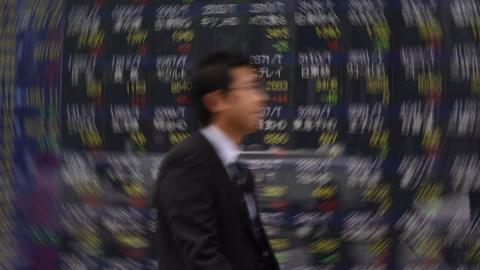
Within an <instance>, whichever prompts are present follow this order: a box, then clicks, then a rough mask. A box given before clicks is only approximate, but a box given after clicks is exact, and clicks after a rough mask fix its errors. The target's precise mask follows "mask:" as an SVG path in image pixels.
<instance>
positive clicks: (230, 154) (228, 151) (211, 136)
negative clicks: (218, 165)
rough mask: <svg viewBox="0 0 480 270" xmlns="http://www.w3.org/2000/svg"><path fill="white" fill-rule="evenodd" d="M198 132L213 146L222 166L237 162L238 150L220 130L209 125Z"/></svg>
mask: <svg viewBox="0 0 480 270" xmlns="http://www.w3.org/2000/svg"><path fill="white" fill-rule="evenodd" d="M200 132H201V133H202V135H203V136H205V138H206V139H207V140H208V142H210V144H211V145H212V146H213V148H214V149H215V152H217V155H218V156H219V157H220V160H221V161H222V163H223V165H224V166H227V165H229V164H231V163H234V162H236V161H237V158H238V156H239V155H240V148H239V147H238V145H237V144H236V143H234V142H233V141H232V140H231V139H230V138H229V137H228V136H227V135H226V134H225V133H224V132H223V131H222V130H221V129H219V128H218V127H216V126H215V125H209V126H207V127H205V128H203V129H202V130H200Z"/></svg>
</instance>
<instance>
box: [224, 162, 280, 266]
mask: <svg viewBox="0 0 480 270" xmlns="http://www.w3.org/2000/svg"><path fill="white" fill-rule="evenodd" d="M227 170H228V172H229V174H230V177H231V179H232V181H233V183H234V185H235V187H236V188H237V191H238V192H239V193H240V195H241V196H242V197H243V198H244V200H243V201H244V207H246V209H247V210H248V212H249V216H250V221H251V225H252V229H253V235H254V237H255V242H256V243H257V246H258V247H259V248H260V250H261V253H262V257H263V261H264V265H263V269H268V270H269V269H276V268H274V267H273V266H272V264H271V262H270V261H271V256H272V254H271V253H270V248H269V245H268V241H267V239H266V236H265V235H264V233H263V230H262V224H261V222H260V218H259V215H258V210H257V209H256V205H255V200H254V197H253V196H254V184H253V183H254V182H253V181H254V179H253V177H252V174H251V173H250V171H249V170H248V168H247V167H246V166H245V165H244V164H242V163H240V162H238V161H237V162H235V163H232V164H229V165H228V166H227Z"/></svg>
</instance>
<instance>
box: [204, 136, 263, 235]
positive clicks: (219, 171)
mask: <svg viewBox="0 0 480 270" xmlns="http://www.w3.org/2000/svg"><path fill="white" fill-rule="evenodd" d="M199 134H200V138H201V139H202V140H203V143H204V145H206V146H208V152H210V155H209V156H210V157H211V160H212V171H214V175H215V176H217V178H218V179H217V180H218V183H219V185H220V186H221V190H222V191H224V192H225V193H226V198H231V199H230V200H229V202H230V203H231V204H232V206H233V208H234V209H235V210H236V211H237V213H238V214H239V215H240V216H241V219H242V221H243V223H244V225H245V228H246V230H247V231H248V233H249V234H250V235H251V236H252V237H253V238H254V234H253V228H252V225H251V222H250V217H249V215H248V210H247V208H246V207H245V204H243V203H242V201H243V200H244V199H243V197H242V195H241V194H240V192H238V191H237V188H236V186H235V185H234V183H233V181H232V180H231V179H230V176H229V175H228V172H227V169H226V168H225V166H223V163H222V161H221V160H220V157H219V156H218V154H217V153H216V152H215V149H214V148H213V146H212V145H211V144H210V142H209V141H208V140H207V139H206V138H205V137H204V136H203V135H202V134H201V133H199Z"/></svg>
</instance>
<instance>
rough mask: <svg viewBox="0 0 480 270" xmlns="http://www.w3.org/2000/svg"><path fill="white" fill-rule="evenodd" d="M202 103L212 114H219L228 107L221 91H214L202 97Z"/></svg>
mask: <svg viewBox="0 0 480 270" xmlns="http://www.w3.org/2000/svg"><path fill="white" fill-rule="evenodd" d="M202 103H203V106H205V108H207V110H208V111H209V112H211V113H218V112H221V111H222V110H224V108H225V107H226V104H225V101H224V95H223V93H222V91H221V90H215V91H212V92H210V93H208V94H206V95H204V96H203V97H202Z"/></svg>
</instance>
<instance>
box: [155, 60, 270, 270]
mask: <svg viewBox="0 0 480 270" xmlns="http://www.w3.org/2000/svg"><path fill="white" fill-rule="evenodd" d="M267 101H268V96H267V95H266V94H265V92H264V91H263V88H262V85H261V81H260V78H259V76H258V74H257V70H256V69H255V67H254V66H252V65H251V64H250V63H249V59H248V58H245V57H244V56H241V55H236V54H231V53H225V52H222V53H216V54H213V55H210V56H208V57H207V58H206V59H204V60H203V61H202V62H201V63H200V64H199V66H198V67H197V69H196V70H195V72H194V76H193V79H192V102H193V104H194V105H195V106H196V107H197V109H198V110H197V111H198V119H199V122H200V123H201V125H202V129H201V130H200V131H199V132H197V133H195V134H193V135H192V136H191V138H189V139H188V140H187V141H185V142H184V143H182V144H181V145H178V146H176V147H175V148H174V149H172V150H171V152H170V153H169V154H168V155H167V157H166V158H165V160H164V162H163V165H162V168H161V169H160V175H159V179H158V182H157V189H156V191H155V192H156V196H155V207H156V208H157V210H158V229H157V236H156V239H155V241H156V243H157V248H158V269H162V270H184V269H185V270H187V269H188V270H277V269H279V268H278V263H277V261H276V259H275V257H274V254H273V252H272V250H271V248H270V245H269V243H268V240H267V237H266V235H265V231H264V229H263V227H262V224H261V222H260V219H259V210H258V208H257V204H256V201H255V197H254V181H253V177H252V174H251V173H250V172H249V171H248V169H246V168H245V167H244V166H242V165H241V164H240V163H239V162H238V161H237V158H238V155H239V148H238V144H239V143H240V141H241V140H242V137H244V136H245V135H247V134H249V133H252V132H254V131H255V130H256V128H257V124H258V120H259V115H260V113H261V112H262V110H263V108H264V106H265V104H266V102H267Z"/></svg>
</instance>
